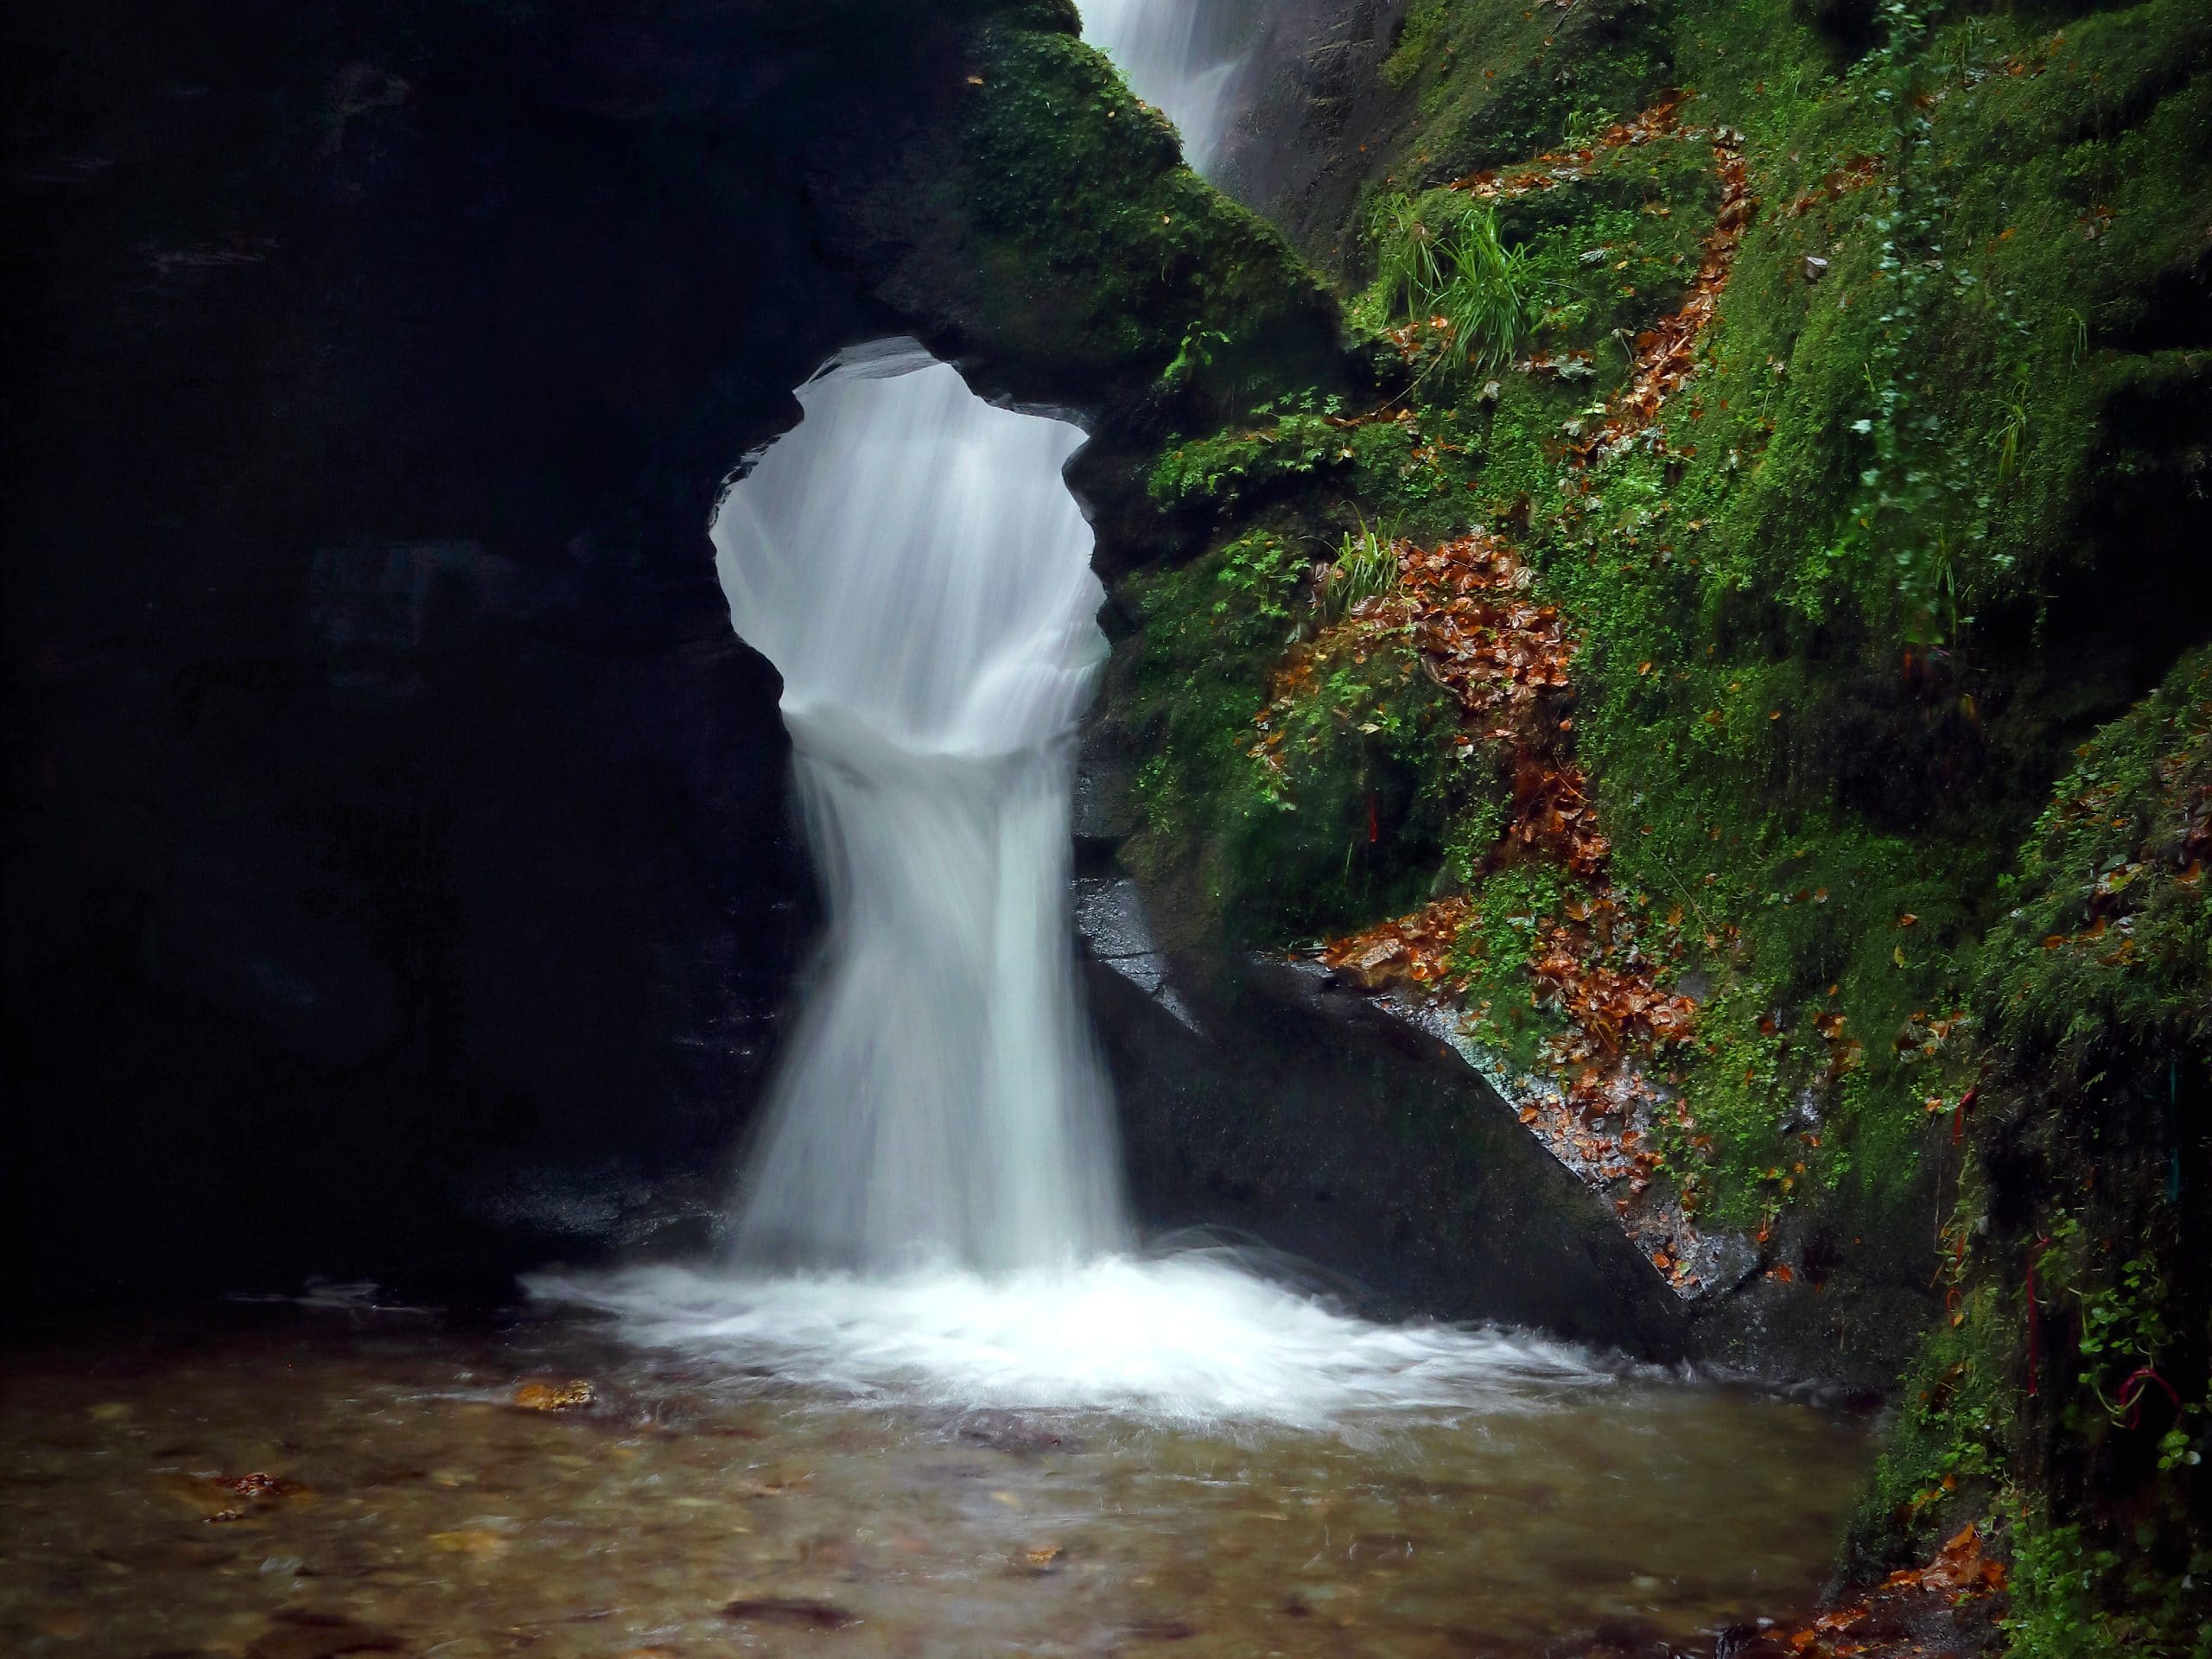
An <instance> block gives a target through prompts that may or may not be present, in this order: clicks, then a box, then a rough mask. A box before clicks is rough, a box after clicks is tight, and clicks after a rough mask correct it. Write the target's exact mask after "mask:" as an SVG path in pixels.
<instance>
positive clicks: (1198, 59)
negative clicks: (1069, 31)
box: [1082, 0, 1242, 173]
mask: <svg viewBox="0 0 2212 1659" xmlns="http://www.w3.org/2000/svg"><path fill="white" fill-rule="evenodd" d="M1082 11H1083V38H1084V40H1086V41H1090V43H1091V44H1092V45H1093V46H1095V47H1096V48H1098V49H1099V50H1100V51H1102V52H1103V53H1104V54H1106V55H1107V56H1108V57H1109V58H1111V59H1113V60H1114V66H1115V67H1116V68H1117V69H1119V70H1120V71H1121V72H1122V76H1123V78H1124V79H1127V80H1128V83H1129V90H1130V91H1131V92H1135V94H1136V95H1137V96H1138V97H1139V98H1141V99H1144V100H1145V102H1146V103H1147V104H1150V105H1154V106H1155V107H1157V108H1159V109H1161V110H1164V111H1166V114H1167V118H1168V119H1169V120H1171V121H1173V122H1174V124H1175V125H1176V127H1177V128H1178V129H1179V130H1180V131H1181V133H1182V135H1183V156H1184V159H1185V160H1186V161H1187V162H1190V164H1191V165H1192V167H1193V168H1197V169H1198V171H1199V172H1200V173H1205V172H1208V171H1209V170H1210V169H1211V168H1212V166H1213V163H1214V161H1215V159H1216V157H1217V156H1218V155H1219V153H1220V150H1221V144H1222V140H1223V138H1224V137H1226V135H1227V133H1228V129H1229V105H1228V101H1227V100H1228V94H1229V89H1230V82H1231V81H1232V80H1233V79H1234V78H1235V76H1236V71H1237V70H1238V69H1239V68H1240V67H1242V59H1241V58H1240V57H1239V56H1237V55H1236V54H1234V53H1228V52H1224V50H1223V49H1222V48H1221V46H1220V44H1219V43H1218V42H1217V41H1216V40H1215V39H1214V36H1213V32H1212V31H1211V30H1210V29H1208V28H1207V27H1206V25H1207V22H1209V19H1210V16H1211V8H1210V6H1209V5H1208V3H1207V0H1082Z"/></svg>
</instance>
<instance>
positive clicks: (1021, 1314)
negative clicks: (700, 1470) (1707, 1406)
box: [528, 1251, 1618, 1430]
mask: <svg viewBox="0 0 2212 1659" xmlns="http://www.w3.org/2000/svg"><path fill="white" fill-rule="evenodd" d="M528 1283H529V1288H530V1289H531V1293H532V1294H535V1295H537V1296H539V1297H542V1298H544V1299H547V1300H555V1301H561V1302H568V1303H575V1304H582V1305H584V1306H590V1307H595V1308H599V1309H601V1310H603V1311H606V1312H609V1313H614V1314H616V1315H617V1316H619V1318H620V1322H621V1329H622V1332H623V1334H624V1335H625V1337H626V1338H628V1339H629V1340H631V1341H632V1342H635V1343H637V1344H641V1345H645V1346H651V1347H660V1348H670V1349H677V1350H681V1351H685V1352H687V1353H692V1354H699V1355H705V1356H709V1357H714V1358H715V1359H717V1360H721V1361H725V1362H727V1363H728V1364H729V1366H730V1367H731V1369H732V1370H733V1372H734V1371H737V1370H741V1369H742V1368H747V1367H763V1368H766V1370H770V1371H771V1372H772V1373H773V1374H774V1375H775V1376H777V1377H779V1378H781V1379H784V1380H785V1381H789V1382H792V1383H801V1384H806V1385H810V1386H815V1387H818V1388H822V1389H826V1390H828V1391H829V1392H831V1393H833V1394H836V1395H841V1396H847V1397H856V1398H864V1399H872V1400H876V1401H880V1402H885V1403H893V1404H912V1405H950V1406H958V1407H980V1408H995V1409H1009V1410H1017V1409H1036V1410H1058V1411H1112V1412H1117V1413H1122V1414H1128V1415H1132V1416H1135V1417H1138V1418H1141V1419H1146V1420H1152V1421H1166V1422H1171V1423H1176V1424H1183V1425H1208V1424H1235V1423H1252V1424H1268V1425H1276V1426H1281V1427H1290V1428H1297V1429H1307V1430H1319V1429H1328V1428H1344V1427H1350V1426H1351V1424H1352V1423H1354V1422H1355V1421H1361V1422H1364V1421H1368V1420H1370V1419H1371V1418H1372V1417H1373V1416H1374V1414H1377V1413H1386V1414H1400V1415H1405V1414H1413V1415H1420V1416H1430V1417H1433V1416H1437V1415H1458V1414H1469V1413H1491V1412H1499V1411H1508V1410H1516V1409H1526V1408H1530V1407H1533V1406H1536V1405H1539V1404H1541V1403H1543V1402H1547V1401H1549V1400H1554V1399H1557V1398H1558V1397H1560V1395H1561V1394H1562V1393H1563V1392H1567V1391H1580V1390H1581V1389H1588V1388H1592V1387H1597V1386H1602V1385H1604V1384H1605V1383H1610V1382H1611V1381H1613V1380H1614V1378H1615V1377H1616V1376H1617V1375H1618V1372H1617V1371H1615V1370H1609V1369H1607V1368H1606V1367H1605V1365H1604V1364H1602V1363H1600V1362H1599V1361H1598V1360H1596V1359H1595V1358H1593V1357H1592V1356H1590V1355H1588V1354H1586V1353H1585V1352H1582V1351H1578V1350H1574V1349H1572V1348H1568V1347H1566V1346H1564V1345H1562V1344H1557V1343H1552V1342H1547V1341H1544V1340H1541V1339H1540V1338H1533V1337H1529V1336H1527V1335H1524V1334H1519V1333H1514V1332H1502V1331H1497V1330H1491V1329H1482V1328H1475V1327H1469V1326H1464V1325H1436V1324H1406V1325H1383V1324H1377V1323H1375V1322H1373V1321H1370V1320H1367V1319H1357V1318H1354V1317H1351V1316H1350V1315H1347V1314H1344V1313H1340V1312H1338V1311H1336V1310H1334V1309H1332V1307H1330V1306H1326V1305H1325V1304H1324V1303H1322V1302H1321V1301H1319V1300H1315V1299H1313V1298H1312V1297H1310V1296H1307V1295H1305V1294H1300V1292H1298V1291H1295V1290H1293V1289H1290V1288H1287V1287H1284V1286H1282V1285H1280V1284H1276V1283H1274V1282H1271V1281H1268V1280H1266V1279H1262V1278H1260V1277H1257V1276H1255V1274H1251V1273H1249V1272H1248V1271H1246V1270H1244V1269H1243V1268H1242V1267H1241V1266H1240V1265H1238V1264H1237V1263H1236V1261H1235V1260H1234V1259H1232V1258H1230V1257H1229V1256H1227V1255H1222V1254H1218V1253H1215V1252H1211V1251H1196V1252H1185V1253H1182V1254H1179V1255H1170V1256H1166V1257H1161V1258H1153V1259H1143V1258H1138V1257H1132V1256H1126V1255H1116V1256H1108V1257H1103V1258H1101V1259H1099V1260H1096V1261H1094V1262H1090V1263H1088V1264H1087V1265H1084V1266H1082V1267H1078V1268H1032V1269H1027V1270H1023V1271H1019V1272H1014V1273H1010V1274H995V1275H985V1274H977V1273H974V1272H970V1271H965V1270H960V1269H950V1268H948V1269H938V1270H917V1271H913V1272H909V1273H906V1274H895V1275H890V1276H877V1277H861V1276H855V1275H851V1274H799V1275H776V1276H771V1275H765V1274H764V1275H745V1274H720V1273H713V1272H701V1271H697V1270H695V1269H691V1268H676V1267H658V1268H633V1269H630V1270H627V1271H624V1272H619V1273H613V1274H603V1275H601V1274H540V1275H537V1277H535V1278H533V1279H531V1281H528Z"/></svg>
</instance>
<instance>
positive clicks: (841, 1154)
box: [714, 341, 1127, 1273]
mask: <svg viewBox="0 0 2212 1659" xmlns="http://www.w3.org/2000/svg"><path fill="white" fill-rule="evenodd" d="M798 400H799V404H800V406H801V407H802V408H803V409H804V410H805V411H806V414H805V418H804V421H803V422H802V423H800V425H799V427H798V430H796V431H795V432H793V433H792V434H791V435H790V436H789V437H787V438H785V440H784V441H783V442H779V443H778V444H776V445H774V446H773V447H772V448H770V449H769V450H768V451H767V453H766V454H765V455H763V456H762V457H761V459H760V463H759V464H758V465H757V466H756V467H754V468H753V471H752V473H751V474H749V475H748V476H747V477H746V478H745V479H743V480H741V482H739V483H738V484H737V485H735V486H734V487H733V488H732V489H731V490H730V491H729V493H728V495H727V497H726V498H725V499H724V500H723V502H722V504H721V512H720V513H719V514H718V515H717V518H716V522H715V527H714V538H715V554H716V557H715V569H716V570H717V571H718V572H719V573H720V575H721V583H722V591H723V592H724V593H725V594H728V598H729V607H730V620H731V622H732V623H733V624H734V626H735V627H736V629H737V632H738V634H739V636H740V637H741V638H742V639H745V640H747V642H748V643H749V644H751V645H753V646H754V647H755V648H756V649H757V650H759V651H760V652H761V654H762V655H763V656H765V657H766V658H768V660H769V661H770V662H772V663H773V664H775V665H776V667H777V669H778V671H779V672H780V673H781V674H782V675H783V677H784V695H783V713H784V723H785V726H787V727H788V728H790V731H791V741H792V747H793V752H794V760H795V764H796V766H797V770H798V785H799V797H800V800H801V804H802V805H803V807H804V812H805V817H806V826H807V835H808V838H809V840H810V842H811V843H812V846H813V850H814V854H815V858H816V861H817V864H818V866H819V867H820V869H821V871H822V874H823V882H824V886H825V887H826V888H827V892H828V898H829V937H828V942H827V944H826V945H825V947H824V949H823V953H822V959H821V963H820V967H819V969H818V973H819V978H818V982H817V984H816V985H815V986H814V987H813V988H812V991H811V993H810V996H809V998H808V1000H807V1003H806V1006H805V1008H804V1013H803V1014H802V1016H801V1018H800V1021H799V1025H798V1030H797V1033H795V1035H794V1036H793V1038H792V1039H791V1046H790V1048H789V1050H788V1051H787V1052H786V1053H785V1057H784V1060H783V1065H782V1070H781V1072H780V1075H779V1079H778V1081H777V1083H776V1084H775V1085H774V1089H773V1091H772V1096H771V1097H770V1100H769V1103H768V1108H767V1115H766V1131H765V1134H764V1135H763V1138H762V1139H761V1141H760V1144H759V1146H758V1148H757V1150H756V1151H755V1153H754V1155H753V1159H752V1160H751V1165H750V1167H749V1169H748V1171H747V1178H746V1183H745V1188H744V1191H743V1193H742V1195H741V1207H740V1211H739V1221H738V1227H737V1243H738V1254H739V1255H740V1257H741V1260H744V1261H747V1262H753V1263H760V1264H768V1265H777V1266H799V1267H838V1268H862V1269H866V1270H868V1271H871V1272H879V1273H880V1272H884V1271H887V1270H890V1269H894V1268H905V1267H911V1266H916V1265H920V1264H925V1263H927V1264H942V1263H957V1264H959V1265H962V1266H965V1267H971V1268H1018V1267H1029V1266H1034V1265H1039V1264H1046V1263H1055V1262H1058V1263H1067V1262H1075V1261H1079V1260H1084V1259H1088V1258H1089V1257H1090V1256H1094V1255H1097V1254H1099V1253H1100V1252H1101V1251H1103V1250H1105V1249H1110V1248H1112V1247H1114V1246H1116V1245H1118V1244H1122V1243H1127V1234H1126V1231H1125V1230H1124V1229H1123V1227H1122V1219H1121V1217H1122V1204H1121V1198H1120V1193H1119V1191H1118V1186H1119V1179H1118V1175H1117V1173H1116V1172H1117V1170H1118V1159H1117V1155H1116V1151H1115V1147H1114V1145H1113V1139H1112V1134H1111V1127H1110V1124H1109V1121H1108V1104H1107V1096H1106V1088H1105V1084H1104V1082H1103V1078H1102V1077H1101V1075H1100V1072H1099V1069H1098V1063H1097V1060H1096V1057H1095V1056H1094V1055H1093V1053H1092V1052H1091V1046H1090V1038H1089V1033H1088V1032H1087V1030H1086V1029H1085V1027H1084V1022H1083V1019H1082V1016H1081V1014H1080V1012H1079V1010H1078V1008H1077V1000H1076V980H1075V961H1076V959H1075V951H1074V947H1073V942H1072V940H1071V938H1070V935H1069V931H1068V925H1067V921H1066V912H1067V892H1068V880H1069V868H1068V864H1069V857H1070V849H1071V842H1070V840H1069V836H1068V792H1069V784H1070V764H1071V758H1070V748H1069V746H1070V742H1071V737H1072V734H1073V733H1074V730H1075V724H1076V721H1077V718H1078V717H1079V716H1080V715H1082V713H1083V710H1084V704H1085V703H1086V702H1088V701H1089V699H1090V688H1091V684H1092V682H1093V680H1094V679H1095V677H1096V673H1097V670H1098V668H1099V666H1100V664H1102V663H1103V660H1104V658H1105V653H1106V641H1105V639H1104V637H1103V635H1102V634H1101V633H1100V632H1098V625H1097V622H1096V615H1097V611H1098V606H1099V602H1100V601H1101V600H1102V599H1103V597H1104V593H1103V589H1102V588H1100V587H1099V585H1098V579H1097V577H1096V576H1095V575H1092V574H1091V570H1090V525H1089V524H1086V523H1085V522H1084V518H1083V514H1082V512H1080V511H1079V510H1078V509H1077V505H1076V503H1075V500H1074V499H1073V498H1072V497H1071V496H1070V495H1069V493H1068V491H1067V486H1065V484H1063V483H1062V482H1061V480H1060V469H1061V467H1063V466H1065V464H1066V461H1067V459H1068V457H1069V456H1070V455H1071V454H1074V453H1075V451H1076V449H1077V447H1078V446H1079V445H1081V443H1082V442H1083V441H1084V435H1083V433H1082V432H1081V431H1080V430H1079V429H1077V428H1075V427H1073V426H1070V425H1068V424H1067V423H1065V422H1062V421H1054V420H1045V419H1040V418H1039V417H1036V416H1025V415H1019V414H1015V413H1014V412H1013V411H1011V410H1003V409H995V408H993V407H992V406H991V405H990V404H987V403H985V402H983V400H982V398H980V397H976V395H975V394H974V393H973V392H971V391H969V390H968V387H967V385H966V383H965V382H963V380H962V379H961V378H960V376H959V375H958V373H957V372H955V371H954V370H953V369H952V368H951V367H950V366H949V365H946V364H943V363H939V362H937V361H935V360H934V359H931V357H929V355H928V354H927V353H925V352H924V351H922V349H921V348H920V347H919V346H915V345H913V344H912V343H911V342H906V341H891V342H886V343H884V344H881V345H879V346H874V347H871V348H868V349H866V350H863V351H861V352H856V353H849V354H848V355H847V356H845V357H844V358H842V359H840V360H838V361H837V362H836V364H835V365H833V366H832V367H830V368H829V370H828V371H826V372H823V374H821V375H819V376H817V378H815V379H813V380H811V381H810V382H809V383H808V384H807V385H804V386H803V387H801V388H800V389H799V392H798Z"/></svg>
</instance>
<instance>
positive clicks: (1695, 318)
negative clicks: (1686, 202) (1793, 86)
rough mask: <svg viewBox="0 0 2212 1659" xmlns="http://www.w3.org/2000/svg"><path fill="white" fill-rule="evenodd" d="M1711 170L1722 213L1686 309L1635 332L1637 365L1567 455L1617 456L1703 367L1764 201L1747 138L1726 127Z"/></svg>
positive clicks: (1717, 135)
mask: <svg viewBox="0 0 2212 1659" xmlns="http://www.w3.org/2000/svg"><path fill="white" fill-rule="evenodd" d="M1712 142H1713V168H1714V170H1715V171H1716V172H1718V173H1719V175H1720V211H1719V213H1718V214H1717V215H1716V216H1715V219H1714V221H1713V230H1712V232H1710V233H1709V234H1708V235H1707V237H1706V238H1705V248H1704V251H1703V254H1702V257H1700V260H1699V262H1698V269H1697V277H1696V279H1695V280H1694V282H1692V283H1691V284H1690V293H1689V297H1688V299H1687V300H1685V301H1683V302H1682V306H1681V309H1680V310H1679V311H1676V312H1675V314H1674V315H1672V316H1669V317H1662V318H1661V319H1660V321H1658V322H1656V323H1655V324H1654V325H1653V326H1652V327H1649V328H1647V329H1645V330H1644V331H1643V333H1642V334H1638V335H1637V337H1636V371H1635V372H1634V373H1633V374H1632V375H1630V378H1629V384H1628V385H1627V386H1626V387H1624V389H1623V390H1622V391H1620V392H1618V394H1616V395H1615V397H1613V399H1612V402H1611V406H1610V408H1609V409H1608V410H1607V412H1606V415H1605V422H1604V423H1603V424H1602V425H1600V426H1599V429H1597V431H1596V432H1594V433H1592V435H1590V436H1589V437H1588V438H1586V440H1584V441H1583V442H1581V443H1580V444H1578V445H1576V446H1575V447H1574V448H1573V449H1572V450H1571V451H1570V452H1569V453H1570V454H1573V457H1574V458H1575V460H1576V461H1580V462H1581V463H1582V464H1584V465H1586V466H1587V465H1590V464H1592V463H1593V462H1597V461H1604V460H1605V459H1606V458H1607V457H1608V456H1609V455H1612V454H1618V452H1619V451H1620V450H1622V449H1624V448H1626V447H1627V446H1628V445H1629V444H1630V442H1633V441H1634V440H1635V439H1636V438H1637V437H1638V436H1639V435H1642V434H1643V433H1644V432H1646V431H1649V429H1651V427H1652V426H1653V425H1654V424H1656V423H1657V421H1658V419H1659V411H1660V409H1661V408H1662V406H1663V405H1664V404H1665V403H1666V401H1667V399H1668V397H1670V396H1671V395H1672V394H1673V393H1674V392H1675V390H1676V389H1677V388H1679V387H1680V386H1681V385H1682V384H1683V382H1685V381H1687V380H1688V379H1689V378H1690V377H1691V376H1692V375H1694V374H1695V373H1696V372H1697V343H1698V340H1700V338H1701V337H1702V336H1703V334H1704V333H1705V330H1706V326H1707V324H1708V323H1710V322H1711V321H1713V315H1714V314H1715V313H1716V312H1717V311H1718V310H1719V306H1720V296H1721V294H1722V292H1723V291H1724V290H1725V289H1726V288H1727V286H1728V278H1729V276H1730V274H1731V273H1732V271H1733V270H1734V269H1735V265H1736V251H1737V249H1738V247H1739V246H1740V245H1742V242H1743V239H1744V232H1745V227H1746V226H1749V225H1750V224H1751V215H1752V213H1754V212H1756V211H1757V209H1758V199H1757V198H1756V197H1754V196H1753V195H1752V194H1751V172H1750V169H1749V168H1747V167H1746V166H1745V162H1744V150H1743V143H1742V141H1741V137H1740V136H1739V135H1738V134H1737V133H1736V132H1734V131H1733V130H1732V129H1730V128H1726V127H1721V128H1718V129H1716V130H1714V131H1713V134H1712Z"/></svg>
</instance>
